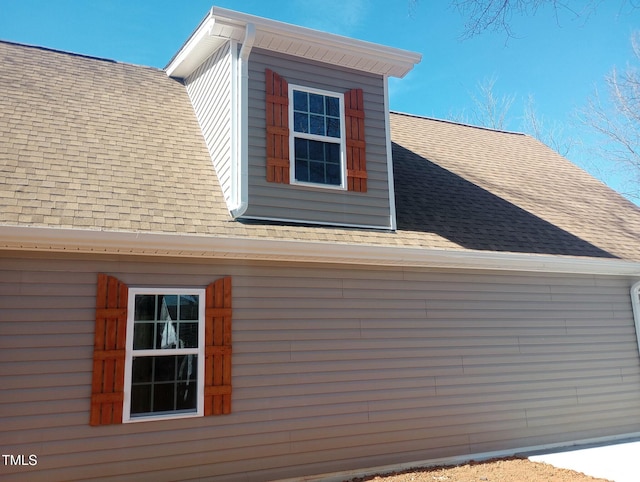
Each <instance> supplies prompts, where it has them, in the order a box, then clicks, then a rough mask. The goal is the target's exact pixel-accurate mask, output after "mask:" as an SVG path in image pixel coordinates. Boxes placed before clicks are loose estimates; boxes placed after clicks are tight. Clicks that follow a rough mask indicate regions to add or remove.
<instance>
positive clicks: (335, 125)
mask: <svg viewBox="0 0 640 482" xmlns="http://www.w3.org/2000/svg"><path fill="white" fill-rule="evenodd" d="M327 135H328V136H329V137H338V138H339V137H340V119H338V118H333V117H327Z"/></svg>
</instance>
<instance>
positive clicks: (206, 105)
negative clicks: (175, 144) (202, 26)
mask: <svg viewBox="0 0 640 482" xmlns="http://www.w3.org/2000/svg"><path fill="white" fill-rule="evenodd" d="M231 65H232V60H231V44H230V42H227V43H226V44H225V45H223V46H222V47H220V48H219V49H218V50H217V51H216V53H214V54H213V55H212V56H211V57H209V58H208V59H207V60H206V61H205V62H204V63H203V64H202V65H201V66H200V67H198V68H197V69H196V70H195V71H194V72H193V74H191V75H190V76H189V77H188V78H187V79H185V86H186V88H187V92H188V94H189V98H190V99H191V103H192V104H193V108H194V110H195V112H196V117H197V118H198V122H199V123H200V128H201V129H202V134H203V136H204V138H205V142H206V144H207V148H208V149H209V154H211V159H212V160H213V166H214V167H215V170H216V174H217V176H218V179H219V181H220V185H221V187H222V192H223V194H224V199H225V201H226V202H227V206H229V205H230V204H231V183H232V179H231V163H232V162H233V160H232V155H231V103H232V96H231V93H232V89H231Z"/></svg>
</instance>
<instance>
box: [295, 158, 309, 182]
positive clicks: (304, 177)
mask: <svg viewBox="0 0 640 482" xmlns="http://www.w3.org/2000/svg"><path fill="white" fill-rule="evenodd" d="M296 181H301V182H309V162H308V161H303V160H300V159H296Z"/></svg>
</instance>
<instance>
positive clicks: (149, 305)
mask: <svg viewBox="0 0 640 482" xmlns="http://www.w3.org/2000/svg"><path fill="white" fill-rule="evenodd" d="M155 311H156V295H136V302H135V313H134V315H133V319H134V320H140V321H147V320H155Z"/></svg>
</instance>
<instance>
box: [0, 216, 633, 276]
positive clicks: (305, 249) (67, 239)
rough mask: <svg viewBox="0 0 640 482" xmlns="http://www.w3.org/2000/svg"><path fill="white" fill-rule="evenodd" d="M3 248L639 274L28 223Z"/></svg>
mask: <svg viewBox="0 0 640 482" xmlns="http://www.w3.org/2000/svg"><path fill="white" fill-rule="evenodd" d="M0 249H3V250H22V251H40V252H67V253H95V254H122V255H147V256H174V257H197V258H211V259H214V258H219V259H243V260H246V259H250V260H260V261H288V262H314V263H338V264H350V265H369V266H395V267H414V268H415V267H424V268H450V269H451V268H455V269H483V270H500V271H526V272H540V273H573V274H593V275H613V276H640V262H634V261H624V260H619V259H599V258H578V257H571V256H553V255H539V254H526V253H502V252H483V251H468V250H464V251H463V250H459V251H458V250H442V249H430V248H419V247H402V246H377V245H369V244H341V243H335V242H321V241H300V240H279V239H266V238H265V239H260V238H244V237H218V236H202V235H181V234H164V233H136V232H123V231H99V230H81V229H66V228H48V227H25V226H0Z"/></svg>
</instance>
